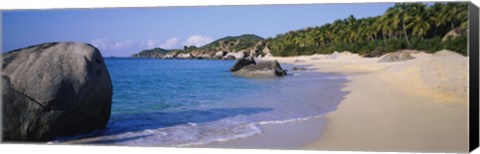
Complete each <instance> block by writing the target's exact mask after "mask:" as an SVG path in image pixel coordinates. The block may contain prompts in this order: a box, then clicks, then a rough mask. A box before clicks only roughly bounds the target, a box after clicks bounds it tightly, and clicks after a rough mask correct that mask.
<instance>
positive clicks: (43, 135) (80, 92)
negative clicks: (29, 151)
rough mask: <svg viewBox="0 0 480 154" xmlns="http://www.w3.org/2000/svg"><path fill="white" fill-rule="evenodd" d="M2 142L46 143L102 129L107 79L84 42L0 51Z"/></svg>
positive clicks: (108, 103) (108, 99) (97, 58)
mask: <svg viewBox="0 0 480 154" xmlns="http://www.w3.org/2000/svg"><path fill="white" fill-rule="evenodd" d="M2 58H3V65H2V73H1V74H2V79H1V80H2V81H1V82H2V108H3V114H2V122H3V128H2V131H3V141H47V140H51V139H52V138H54V137H57V136H63V135H73V134H77V133H86V132H89V131H92V130H94V129H98V128H103V127H105V125H106V124H107V121H108V119H109V117H110V109H111V104H112V82H111V80H110V75H109V73H108V70H107V67H106V65H105V62H104V60H103V58H102V55H101V54H100V52H99V51H98V49H96V48H95V47H93V46H91V45H89V44H85V43H74V42H63V43H45V44H40V45H35V46H30V47H27V48H22V49H18V50H14V51H10V52H8V53H4V54H2Z"/></svg>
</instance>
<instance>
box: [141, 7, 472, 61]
mask: <svg viewBox="0 0 480 154" xmlns="http://www.w3.org/2000/svg"><path fill="white" fill-rule="evenodd" d="M467 30H468V5H467V3H465V2H449V3H434V4H433V5H427V4H424V3H397V4H395V5H394V6H393V7H390V8H388V9H387V10H386V11H385V12H384V14H382V15H379V16H375V17H368V18H360V19H357V18H355V16H353V15H350V16H348V17H347V18H344V19H338V20H335V21H334V22H332V23H327V24H324V25H322V26H317V27H308V28H304V29H300V30H294V31H289V32H287V33H284V34H279V35H277V36H276V37H273V38H268V39H263V38H261V37H259V36H256V35H253V34H244V35H240V36H227V37H224V38H221V39H218V40H216V41H213V42H212V43H210V44H207V45H205V46H202V47H194V46H190V47H185V48H184V50H177V51H175V52H174V51H169V52H168V53H171V54H170V56H167V57H168V58H171V57H173V58H176V54H177V53H179V52H184V53H183V54H182V56H180V57H183V58H200V59H203V58H207V59H208V58H214V59H239V58H243V57H257V56H264V55H270V54H271V55H273V56H298V55H312V54H330V53H333V52H335V51H350V52H353V53H358V54H360V55H362V56H365V57H378V56H381V55H383V54H385V53H388V52H394V51H397V50H402V49H416V50H424V51H427V52H435V51H439V50H442V49H448V50H452V51H455V52H458V53H460V54H463V55H467V40H468V39H467V35H466V32H467ZM152 50H155V49H152ZM144 52H145V53H144ZM152 52H153V51H150V50H145V51H142V52H141V53H139V54H136V55H134V56H139V55H141V56H143V55H145V56H147V57H152V58H163V57H162V56H161V55H163V56H164V55H165V51H163V50H160V51H158V52H157V51H155V52H153V53H152Z"/></svg>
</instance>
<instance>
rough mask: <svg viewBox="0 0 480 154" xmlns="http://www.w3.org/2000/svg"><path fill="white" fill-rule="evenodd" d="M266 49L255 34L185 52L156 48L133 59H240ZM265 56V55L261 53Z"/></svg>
mask: <svg viewBox="0 0 480 154" xmlns="http://www.w3.org/2000/svg"><path fill="white" fill-rule="evenodd" d="M264 47H265V43H264V39H263V38H262V37H259V36H257V35H253V34H244V35H240V36H227V37H224V38H221V39H218V40H215V41H213V42H212V43H209V44H207V45H205V46H202V47H195V46H185V47H184V49H183V50H166V49H162V48H155V49H150V50H143V51H141V52H140V53H137V54H134V55H132V57H148V58H164V59H168V58H183V59H191V58H197V59H239V58H243V57H247V56H256V55H257V54H260V52H261V51H263V49H264ZM261 54H263V53H261Z"/></svg>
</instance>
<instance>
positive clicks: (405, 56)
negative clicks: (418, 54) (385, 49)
mask: <svg viewBox="0 0 480 154" xmlns="http://www.w3.org/2000/svg"><path fill="white" fill-rule="evenodd" d="M410 59H414V57H413V56H412V55H410V52H402V51H398V52H393V53H388V54H385V55H384V56H382V57H381V58H380V60H378V62H380V63H386V62H397V61H405V60H410Z"/></svg>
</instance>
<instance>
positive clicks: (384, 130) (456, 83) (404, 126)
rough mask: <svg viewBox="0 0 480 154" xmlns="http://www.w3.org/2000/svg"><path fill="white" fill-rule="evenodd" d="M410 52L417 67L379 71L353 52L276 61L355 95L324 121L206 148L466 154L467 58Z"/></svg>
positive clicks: (383, 66)
mask: <svg viewBox="0 0 480 154" xmlns="http://www.w3.org/2000/svg"><path fill="white" fill-rule="evenodd" d="M406 52H411V53H412V54H411V55H412V56H413V57H414V59H412V60H407V61H398V62H388V63H379V62H378V60H379V59H380V58H362V57H360V56H359V55H356V54H352V53H349V52H339V53H338V52H337V53H334V54H331V55H312V56H298V57H270V58H268V59H269V60H278V61H279V62H280V63H288V64H294V65H307V66H308V67H307V69H312V70H314V71H318V72H324V73H339V74H343V75H345V76H347V78H348V79H349V82H348V83H347V85H346V87H345V88H344V89H343V90H344V91H346V92H348V94H347V95H346V97H345V99H344V100H343V101H342V102H341V103H340V104H339V106H338V107H337V109H336V110H335V111H333V112H330V113H328V114H326V115H325V116H322V117H320V118H314V119H310V120H306V121H304V122H297V123H292V124H287V125H280V126H275V127H270V128H265V129H264V130H265V132H264V133H262V134H260V135H257V136H253V137H248V138H244V139H238V140H233V141H227V142H217V143H213V144H209V145H205V147H221V148H222V147H223V148H255V147H263V148H269V149H279V148H280V149H292V148H293V149H305V150H335V151H338V150H341V151H410V152H467V151H468V116H467V114H468V103H467V102H468V57H464V56H462V55H457V54H455V53H452V52H449V51H439V52H436V53H435V54H427V53H424V52H421V51H406ZM312 138H313V139H312ZM292 142H296V143H292ZM288 143H290V144H288ZM286 145H290V146H291V147H288V146H286ZM293 146H294V147H293Z"/></svg>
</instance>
